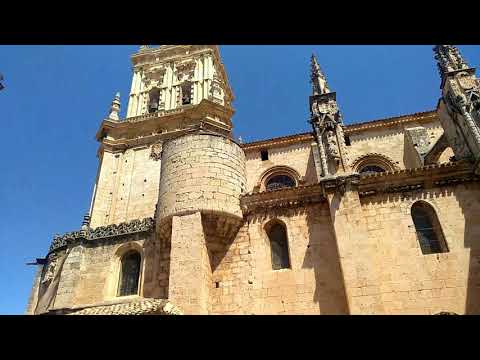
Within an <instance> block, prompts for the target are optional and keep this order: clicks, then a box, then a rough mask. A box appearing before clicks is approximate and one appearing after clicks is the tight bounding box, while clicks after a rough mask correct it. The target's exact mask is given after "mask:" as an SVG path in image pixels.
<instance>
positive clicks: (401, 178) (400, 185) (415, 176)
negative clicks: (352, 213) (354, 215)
mask: <svg viewBox="0 0 480 360" xmlns="http://www.w3.org/2000/svg"><path fill="white" fill-rule="evenodd" d="M473 181H480V177H479V176H477V175H475V174H474V166H473V165H472V164H469V163H466V162H456V163H444V164H433V165H428V166H424V167H421V168H415V169H404V170H397V171H388V172H385V173H374V174H365V175H363V174H362V175H361V176H360V182H359V187H358V192H359V195H360V197H365V196H371V195H376V194H380V193H402V192H409V191H417V190H422V189H427V188H431V187H438V186H449V185H456V184H460V183H465V182H473Z"/></svg>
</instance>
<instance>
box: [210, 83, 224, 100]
mask: <svg viewBox="0 0 480 360" xmlns="http://www.w3.org/2000/svg"><path fill="white" fill-rule="evenodd" d="M210 98H211V100H212V101H214V102H216V103H219V104H221V103H222V102H223V88H222V82H221V81H220V79H219V78H218V77H217V76H214V77H213V80H212V85H211V86H210Z"/></svg>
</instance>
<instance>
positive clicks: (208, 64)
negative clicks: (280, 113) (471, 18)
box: [27, 45, 480, 315]
mask: <svg viewBox="0 0 480 360" xmlns="http://www.w3.org/2000/svg"><path fill="white" fill-rule="evenodd" d="M433 50H434V58H435V61H436V62H437V65H438V69H439V73H440V77H439V87H440V90H439V100H438V104H437V108H436V109H435V110H431V111H430V110H429V111H425V112H422V113H415V114H406V115H403V116H398V117H394V118H387V119H376V120H372V121H368V122H362V123H355V121H354V120H355V119H348V120H349V121H348V123H349V124H350V125H345V124H344V121H343V119H342V115H341V111H340V110H341V109H339V106H338V104H337V94H336V92H335V91H334V89H332V88H330V87H329V85H328V82H327V78H326V76H325V74H324V73H323V71H322V70H321V67H320V66H319V63H318V61H317V58H316V57H315V56H312V58H311V69H310V75H311V83H312V93H311V96H310V97H309V99H305V104H306V105H307V104H308V105H309V108H310V118H309V120H308V121H309V124H311V131H310V132H307V133H303V134H292V135H289V136H284V137H279V138H273V139H267V140H262V141H255V142H250V143H242V142H241V141H239V140H237V139H235V138H234V137H233V135H232V128H233V124H232V116H233V114H234V109H233V105H232V104H233V101H234V95H233V92H232V89H231V87H230V84H229V80H228V76H227V74H226V72H225V69H224V66H223V64H222V60H221V57H220V53H219V48H218V47H217V46H207V45H162V46H159V47H151V46H146V45H145V46H142V47H141V48H140V50H139V51H138V53H136V54H134V55H133V56H132V62H133V80H132V86H131V91H130V95H129V98H128V109H127V112H126V114H127V115H126V117H125V118H121V117H120V115H119V112H120V106H121V104H120V95H119V94H117V95H116V96H115V98H114V100H113V102H112V105H111V108H110V111H109V113H108V116H107V118H105V119H104V120H103V121H102V123H101V124H100V128H99V130H98V132H97V134H96V139H97V140H98V142H99V149H98V158H99V167H98V173H97V177H96V183H95V188H94V190H93V195H92V201H91V206H90V209H89V211H88V212H87V214H86V215H85V217H84V219H83V223H82V224H81V226H80V224H79V229H77V230H75V229H72V230H75V231H72V232H69V233H66V234H62V235H55V236H54V237H53V241H52V243H51V246H50V248H49V250H48V253H47V254H46V256H45V257H44V258H38V259H37V260H36V262H35V263H34V264H35V265H37V268H38V270H37V272H36V276H35V280H34V284H33V289H32V293H31V296H30V300H29V304H28V308H27V313H28V314H72V315H89V314H120V315H122V314H123V315H129V314H165V315H166V314H246V315H250V314H425V315H428V314H432V315H434V314H443V313H454V314H479V313H480V221H479V218H480V201H479V200H480V183H479V179H480V81H479V80H478V79H477V78H476V76H475V69H473V68H471V67H470V66H469V65H468V63H467V62H466V60H465V59H464V58H463V57H462V55H461V54H460V52H459V50H458V49H457V48H456V47H455V46H451V45H439V46H435V47H434V49H433ZM432 63H433V61H432ZM306 70H307V69H306ZM92 176H93V174H92Z"/></svg>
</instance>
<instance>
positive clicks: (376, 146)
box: [347, 121, 443, 169]
mask: <svg viewBox="0 0 480 360" xmlns="http://www.w3.org/2000/svg"><path fill="white" fill-rule="evenodd" d="M414 127H424V128H426V129H427V130H428V135H429V141H430V146H433V144H434V143H435V142H436V141H437V140H438V139H439V138H440V136H441V135H442V134H443V129H442V127H441V125H440V123H439V121H432V122H427V123H425V122H421V123H420V122H412V123H408V124H405V125H397V126H392V127H388V128H379V129H371V130H364V131H359V132H355V133H351V134H349V137H350V142H351V145H350V146H348V147H347V149H348V151H349V158H350V161H351V163H354V162H355V160H356V159H358V158H359V157H361V156H363V155H366V154H369V153H377V154H382V155H384V156H387V157H389V158H391V159H392V160H393V161H394V162H395V164H396V165H397V166H398V167H399V168H401V169H405V168H411V167H415V163H414V162H413V161H412V160H411V159H410V158H409V157H410V156H411V155H410V152H411V150H413V149H408V148H407V149H406V148H405V147H406V145H408V144H407V143H406V142H405V134H404V132H405V130H404V129H405V128H414Z"/></svg>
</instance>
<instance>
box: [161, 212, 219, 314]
mask: <svg viewBox="0 0 480 360" xmlns="http://www.w3.org/2000/svg"><path fill="white" fill-rule="evenodd" d="M171 239H172V240H171V252H170V279H169V296H168V299H169V300H170V301H171V302H172V303H173V304H175V306H177V307H179V308H180V309H182V311H183V312H184V313H185V314H197V315H199V314H208V303H209V302H208V300H209V288H210V284H211V276H212V271H211V267H210V261H209V257H208V251H207V246H206V241H205V235H204V231H203V226H202V218H201V214H200V212H195V213H193V214H191V215H183V216H173V218H172V237H171Z"/></svg>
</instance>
